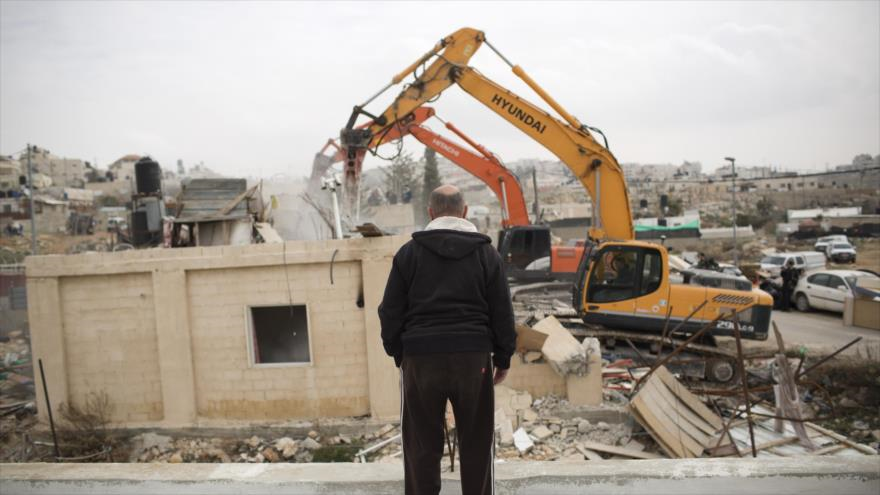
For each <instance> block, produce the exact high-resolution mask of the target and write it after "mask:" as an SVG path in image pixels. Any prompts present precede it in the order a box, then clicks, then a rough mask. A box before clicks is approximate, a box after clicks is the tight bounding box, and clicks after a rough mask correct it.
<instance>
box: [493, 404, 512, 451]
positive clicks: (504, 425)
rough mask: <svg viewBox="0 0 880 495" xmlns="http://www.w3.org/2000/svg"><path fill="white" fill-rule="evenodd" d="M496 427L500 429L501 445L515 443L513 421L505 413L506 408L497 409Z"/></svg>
mask: <svg viewBox="0 0 880 495" xmlns="http://www.w3.org/2000/svg"><path fill="white" fill-rule="evenodd" d="M495 427H496V428H498V430H499V433H500V436H501V438H500V442H501V445H511V444H512V443H513V423H512V422H511V421H510V418H508V417H507V414H505V412H504V409H497V410H495Z"/></svg>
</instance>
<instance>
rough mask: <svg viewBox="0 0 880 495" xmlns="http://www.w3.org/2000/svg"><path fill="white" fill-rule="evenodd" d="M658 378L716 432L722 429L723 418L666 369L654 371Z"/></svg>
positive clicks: (660, 368)
mask: <svg viewBox="0 0 880 495" xmlns="http://www.w3.org/2000/svg"><path fill="white" fill-rule="evenodd" d="M654 373H655V374H657V376H659V377H660V379H661V380H663V383H665V384H666V386H667V387H669V389H670V390H672V393H674V394H675V395H676V396H677V397H678V398H680V399H681V400H682V402H684V403H685V404H686V405H687V406H688V407H690V408H691V410H692V411H694V412H695V413H697V414H699V415H700V417H701V418H703V419H705V420H706V422H708V423H709V424H710V425H712V427H713V428H715V430H716V431H717V430H720V429H721V428H722V424H721V418H719V417H718V416H717V415H716V414H715V413H713V412H712V411H711V410H710V409H709V408H708V407H706V405H705V404H703V403H702V402H700V399H698V398H697V396H696V395H694V394H693V393H692V392H691V391H690V390H688V389H687V387H685V386H684V385H682V384H681V382H679V381H678V380H676V378H675V377H674V376H672V373H670V372H669V370H667V369H666V367H664V366H661V367H659V368H657V370H655V371H654Z"/></svg>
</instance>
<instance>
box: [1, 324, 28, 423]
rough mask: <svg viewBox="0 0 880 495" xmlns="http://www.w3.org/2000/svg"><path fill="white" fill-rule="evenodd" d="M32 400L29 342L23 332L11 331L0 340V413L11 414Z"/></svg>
mask: <svg viewBox="0 0 880 495" xmlns="http://www.w3.org/2000/svg"><path fill="white" fill-rule="evenodd" d="M33 398H34V379H33V365H32V364H31V353H30V341H29V339H28V335H27V333H26V332H24V331H23V330H13V331H11V332H9V333H8V334H6V335H5V336H3V337H2V339H0V411H2V412H3V413H7V412H9V413H10V414H11V412H10V410H11V409H12V408H20V407H24V406H25V405H27V404H29V403H32V402H33Z"/></svg>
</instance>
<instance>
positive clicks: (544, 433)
mask: <svg viewBox="0 0 880 495" xmlns="http://www.w3.org/2000/svg"><path fill="white" fill-rule="evenodd" d="M530 436H531V437H532V438H534V439H535V440H536V441H538V442H543V441H544V440H546V439H547V438H549V437H552V436H553V431H551V430H550V428H547V427H546V426H544V425H538V427H537V428H534V429H532V431H531V435H530Z"/></svg>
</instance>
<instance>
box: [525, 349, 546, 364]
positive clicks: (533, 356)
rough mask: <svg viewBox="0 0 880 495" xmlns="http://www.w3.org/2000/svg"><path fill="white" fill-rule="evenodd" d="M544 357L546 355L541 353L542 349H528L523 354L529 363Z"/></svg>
mask: <svg viewBox="0 0 880 495" xmlns="http://www.w3.org/2000/svg"><path fill="white" fill-rule="evenodd" d="M543 357H544V355H543V354H541V352H540V351H528V352H526V353H525V354H524V355H523V359H525V360H526V362H527V363H534V362H536V361H539V360H541V358H543Z"/></svg>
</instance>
